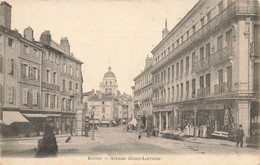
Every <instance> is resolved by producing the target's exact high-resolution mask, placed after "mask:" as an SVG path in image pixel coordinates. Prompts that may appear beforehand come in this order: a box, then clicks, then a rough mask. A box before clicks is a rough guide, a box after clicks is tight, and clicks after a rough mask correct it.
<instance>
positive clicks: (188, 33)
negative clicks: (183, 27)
mask: <svg viewBox="0 0 260 165" xmlns="http://www.w3.org/2000/svg"><path fill="white" fill-rule="evenodd" d="M186 34H187V38H189V36H190V31H189V30H188V31H187V32H186Z"/></svg>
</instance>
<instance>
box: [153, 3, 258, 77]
mask: <svg viewBox="0 0 260 165" xmlns="http://www.w3.org/2000/svg"><path fill="white" fill-rule="evenodd" d="M258 13H259V3H258V1H245V0H236V1H234V2H233V3H232V4H230V5H229V6H228V7H226V8H225V9H224V10H223V11H222V12H221V13H219V14H218V15H216V16H215V17H214V18H212V19H211V20H210V21H209V22H208V23H207V24H205V25H204V26H203V27H202V28H201V29H199V30H198V31H196V32H195V33H194V34H193V35H192V36H190V37H189V38H188V39H187V40H185V41H184V42H183V43H182V44H180V45H179V46H178V47H177V48H176V49H174V50H172V51H171V52H170V53H169V54H168V55H167V56H166V57H164V58H163V59H162V60H161V61H159V62H158V63H156V64H155V65H154V67H153V68H152V72H154V71H156V70H158V69H160V68H161V67H163V66H164V65H165V64H166V63H170V62H171V59H172V58H174V57H175V56H176V55H177V54H179V53H181V52H182V51H183V50H185V49H186V48H188V47H190V46H192V43H194V42H196V41H197V40H198V39H200V38H202V37H204V36H205V34H207V33H210V32H211V31H212V30H213V29H215V28H216V27H217V26H219V25H220V24H222V23H223V22H225V21H226V20H227V19H228V18H231V17H233V16H234V15H258Z"/></svg>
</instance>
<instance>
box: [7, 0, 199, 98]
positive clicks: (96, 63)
mask: <svg viewBox="0 0 260 165" xmlns="http://www.w3.org/2000/svg"><path fill="white" fill-rule="evenodd" d="M6 1H7V2H8V3H9V4H10V5H12V29H14V28H16V29H18V31H19V32H20V33H23V30H24V29H25V28H26V27H28V26H30V27H32V28H33V30H34V38H35V39H36V40H39V38H40V35H41V33H42V32H43V31H44V30H50V32H51V35H52V39H54V40H55V41H56V42H58V43H59V42H60V38H61V37H68V39H69V42H70V46H71V51H72V52H73V54H74V56H75V57H76V58H78V59H79V60H81V61H82V62H84V64H83V66H82V70H83V79H84V83H83V91H84V92H86V91H89V90H91V89H99V84H100V82H101V81H102V78H103V76H104V73H105V72H106V71H107V70H108V66H109V59H110V65H111V67H112V71H113V72H114V73H115V75H116V78H117V82H118V89H119V90H120V91H121V92H126V93H128V94H132V91H131V86H133V85H134V81H133V79H134V78H135V77H136V76H137V75H138V74H139V73H141V70H143V69H144V65H145V58H146V57H147V55H149V56H152V54H151V50H152V49H153V48H154V47H155V46H156V45H157V44H158V43H159V42H160V41H161V39H162V33H161V31H162V29H163V27H164V21H165V18H167V20H168V29H169V30H171V29H172V28H173V27H174V26H175V25H176V24H177V23H178V22H179V21H180V19H181V18H182V17H184V15H185V14H186V13H187V12H188V11H189V10H190V9H191V8H192V7H193V6H194V5H195V4H196V2H197V1H198V0H132V1H130V0H95V1H94V0H73V1H72V0H59V1H57V0H56V1H54V0H6Z"/></svg>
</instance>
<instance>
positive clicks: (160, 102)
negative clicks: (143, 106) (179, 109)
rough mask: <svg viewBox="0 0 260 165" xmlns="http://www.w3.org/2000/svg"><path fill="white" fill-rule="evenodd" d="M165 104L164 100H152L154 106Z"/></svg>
mask: <svg viewBox="0 0 260 165" xmlns="http://www.w3.org/2000/svg"><path fill="white" fill-rule="evenodd" d="M165 103H166V99H157V100H154V105H159V104H165Z"/></svg>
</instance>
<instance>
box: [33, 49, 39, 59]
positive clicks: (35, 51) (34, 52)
mask: <svg viewBox="0 0 260 165" xmlns="http://www.w3.org/2000/svg"><path fill="white" fill-rule="evenodd" d="M33 55H34V56H36V57H38V50H37V49H33Z"/></svg>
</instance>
